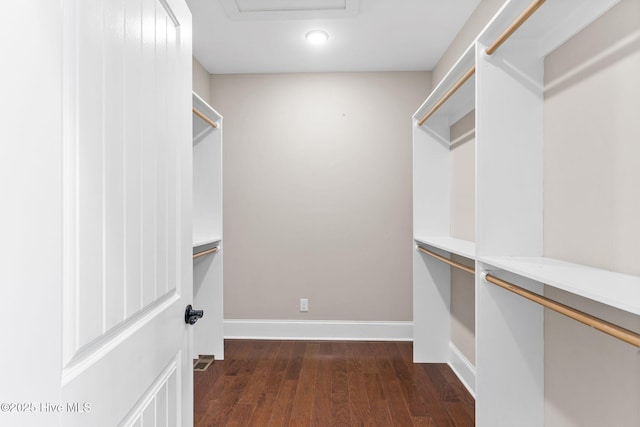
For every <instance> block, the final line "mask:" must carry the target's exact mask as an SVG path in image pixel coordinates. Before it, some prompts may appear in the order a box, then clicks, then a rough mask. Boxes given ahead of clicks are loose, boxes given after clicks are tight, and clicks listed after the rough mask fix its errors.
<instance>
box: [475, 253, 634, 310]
mask: <svg viewBox="0 0 640 427" xmlns="http://www.w3.org/2000/svg"><path fill="white" fill-rule="evenodd" d="M479 260H480V261H481V262H483V263H485V264H489V265H491V266H494V267H497V268H499V269H501V270H504V271H508V272H511V273H515V274H517V275H520V276H522V277H526V278H529V279H533V280H535V281H537V282H541V283H544V284H546V285H549V286H553V287H555V288H558V289H561V290H563V291H566V292H570V293H572V294H575V295H580V296H582V297H585V298H588V299H590V300H593V301H597V302H600V303H603V304H606V305H609V306H611V307H615V308H618V309H620V310H624V311H628V312H630V313H633V314H636V315H640V277H637V276H632V275H628V274H622V273H616V272H613V271H608V270H603V269H599V268H594V267H589V266H585V265H580V264H573V263H570V262H566V261H560V260H557V259H553V258H545V257H494V256H491V257H480V258H479Z"/></svg>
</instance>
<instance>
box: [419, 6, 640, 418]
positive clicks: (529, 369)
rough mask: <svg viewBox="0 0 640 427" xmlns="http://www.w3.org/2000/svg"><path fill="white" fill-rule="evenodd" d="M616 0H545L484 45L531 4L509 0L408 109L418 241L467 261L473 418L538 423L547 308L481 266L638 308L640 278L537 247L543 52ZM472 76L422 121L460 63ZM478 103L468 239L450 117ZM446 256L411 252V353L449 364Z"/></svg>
mask: <svg viewBox="0 0 640 427" xmlns="http://www.w3.org/2000/svg"><path fill="white" fill-rule="evenodd" d="M617 3H618V1H617V0H563V1H547V2H544V3H543V4H542V6H541V7H540V8H539V9H538V10H537V11H536V12H535V13H533V15H532V16H531V17H530V18H529V19H528V20H527V21H526V22H525V23H524V24H523V25H522V26H521V27H520V28H519V29H517V30H516V31H515V33H513V35H512V36H511V37H510V38H509V39H508V40H507V41H506V42H505V43H504V44H503V45H502V46H501V47H500V48H499V49H498V50H497V51H496V52H495V53H493V54H492V55H488V54H487V53H486V48H487V47H488V46H490V45H491V44H492V43H493V42H494V41H495V40H496V39H497V38H498V37H499V36H500V34H502V33H503V31H504V30H505V29H506V28H507V27H508V26H509V25H510V24H511V23H512V22H513V21H514V20H515V19H516V18H517V17H518V16H519V15H520V14H521V13H522V12H523V11H524V10H525V9H526V8H527V7H528V6H529V5H530V4H531V2H530V1H529V0H526V1H524V0H511V1H507V2H506V3H505V4H504V6H503V7H502V8H501V9H500V11H499V12H498V13H497V15H496V16H495V17H494V18H493V19H492V21H491V22H490V23H489V24H488V25H487V27H486V28H485V29H484V30H483V31H482V32H481V34H480V35H479V36H478V38H477V39H476V40H475V41H474V43H473V44H472V45H471V46H470V48H469V49H467V51H466V52H465V53H464V54H463V55H462V57H461V58H460V60H458V62H457V63H456V64H455V65H454V66H453V68H452V69H451V70H450V71H449V73H448V74H447V76H446V77H445V78H444V79H443V81H442V82H441V83H440V84H439V85H438V86H437V87H436V88H435V89H434V91H433V92H432V94H431V95H430V96H429V97H428V98H427V100H426V101H425V102H424V103H423V105H422V106H421V107H420V108H419V109H418V111H417V112H416V113H415V114H414V116H413V118H414V120H415V127H414V240H415V242H416V243H417V244H420V245H424V246H425V247H427V246H428V247H429V248H428V249H430V250H433V249H436V250H435V252H439V253H440V254H441V255H444V256H448V255H450V254H456V255H461V256H464V257H466V258H469V259H471V260H474V261H475V265H476V277H475V293H476V307H475V308H476V365H475V375H476V377H475V384H476V388H475V394H476V424H477V425H478V426H491V427H496V426H515V425H517V426H541V425H544V416H545V408H544V405H545V402H544V393H545V390H544V378H545V376H544V373H545V371H544V370H545V366H544V363H545V361H544V309H543V308H542V307H541V306H538V305H536V304H534V303H532V302H530V301H528V300H526V299H524V298H521V297H519V296H517V295H515V294H512V293H510V292H508V291H506V290H504V289H502V288H499V287H496V286H494V285H492V284H489V283H487V282H486V281H484V280H483V279H482V276H483V273H484V272H486V271H490V272H491V274H492V275H495V276H499V277H500V278H503V279H504V280H508V281H512V282H514V283H516V284H518V285H519V286H521V287H523V288H526V289H528V290H530V291H534V292H536V293H538V294H543V293H544V285H548V286H552V287H555V288H558V289H561V290H563V291H566V292H569V293H571V294H575V295H579V296H581V297H585V298H588V299H591V300H593V301H597V302H599V303H603V304H606V305H608V306H610V307H614V308H617V309H620V310H624V311H627V312H629V313H633V314H636V315H640V277H636V276H630V275H626V274H621V273H619V272H613V271H606V270H603V269H600V268H595V267H592V266H585V265H579V264H574V263H570V262H565V261H561V260H556V259H551V258H546V257H544V253H543V250H544V248H543V235H544V234H543V233H544V216H543V212H544V211H543V210H544V198H543V185H544V181H543V170H544V169H543V162H544V157H543V143H544V139H543V117H544V80H543V77H544V75H543V74H544V60H545V56H546V55H548V54H549V53H551V52H552V51H554V50H555V49H557V48H558V47H559V46H560V45H561V44H563V43H564V42H565V41H567V40H568V39H569V38H570V37H572V36H573V35H575V34H576V33H577V32H579V31H580V30H582V29H583V28H585V27H587V26H588V25H589V24H590V23H592V22H593V21H594V20H596V19H597V18H598V17H600V16H601V15H602V14H604V13H605V12H606V11H607V10H609V9H610V8H611V7H613V6H614V5H615V4H617ZM473 66H475V70H476V71H475V76H474V77H473V78H471V79H469V80H468V81H467V82H466V83H465V84H464V85H462V86H461V87H460V89H459V90H458V91H457V92H456V93H455V94H454V95H453V96H451V98H449V100H448V101H446V103H445V104H443V106H442V107H441V108H440V109H439V110H438V111H437V112H436V113H435V114H433V115H432V116H431V117H430V118H429V119H428V120H427V121H426V122H425V123H424V124H423V125H422V126H419V125H418V124H417V121H418V120H420V118H421V117H422V116H424V114H425V113H426V112H427V111H429V110H430V109H431V108H432V106H434V105H436V103H437V102H438V101H439V100H440V99H441V98H442V96H443V95H444V94H445V93H447V91H448V90H449V89H451V88H452V87H453V86H454V85H455V84H456V82H457V81H458V80H459V79H460V77H461V76H462V75H464V73H465V72H467V70H469V69H470V68H471V67H473ZM473 109H475V115H476V131H475V133H476V171H475V180H476V183H475V185H476V193H475V199H476V200H475V212H476V221H475V230H476V239H475V242H466V241H460V240H458V239H455V238H453V237H452V236H451V235H450V231H449V230H450V222H449V219H450V212H449V205H450V203H449V184H448V183H447V179H448V177H449V176H450V175H449V173H450V158H449V152H450V147H449V144H450V141H449V126H450V125H451V124H452V123H454V122H455V121H456V120H458V119H459V118H460V117H462V116H463V115H465V114H467V113H469V112H470V111H472V110H473ZM449 268H450V267H449V266H447V265H446V264H444V263H442V262H440V261H438V260H436V259H433V258H430V257H429V256H427V255H423V254H421V253H418V252H417V251H416V253H415V254H414V361H415V362H447V363H450V364H451V362H452V361H451V355H450V354H448V351H447V349H448V344H449V336H448V334H449V333H448V331H449V286H450V273H449Z"/></svg>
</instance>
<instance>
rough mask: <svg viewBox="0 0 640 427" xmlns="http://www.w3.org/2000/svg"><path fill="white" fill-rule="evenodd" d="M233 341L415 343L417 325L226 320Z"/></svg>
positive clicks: (324, 321) (227, 335)
mask: <svg viewBox="0 0 640 427" xmlns="http://www.w3.org/2000/svg"><path fill="white" fill-rule="evenodd" d="M224 337H225V338H229V339H265V340H266V339H278V340H347V341H412V340H413V322H377V321H349V320H261V319H225V321H224Z"/></svg>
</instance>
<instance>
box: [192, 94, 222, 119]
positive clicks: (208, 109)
mask: <svg viewBox="0 0 640 427" xmlns="http://www.w3.org/2000/svg"><path fill="white" fill-rule="evenodd" d="M191 97H192V103H193V108H195V109H197V110H198V111H200V112H201V113H203V114H204V115H205V116H207V117H208V118H209V119H211V121H214V122H217V121H218V120H220V119H221V118H222V115H220V113H218V112H217V111H216V110H214V109H213V107H212V106H211V105H209V104H207V102H206V101H205V100H204V99H202V98H200V96H198V94H197V93H195V92H191ZM198 120H200V118H198Z"/></svg>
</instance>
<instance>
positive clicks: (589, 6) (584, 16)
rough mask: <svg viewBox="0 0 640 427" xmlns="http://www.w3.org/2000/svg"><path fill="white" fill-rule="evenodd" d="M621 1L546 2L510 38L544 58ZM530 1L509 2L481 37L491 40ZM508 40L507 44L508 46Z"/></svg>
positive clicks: (563, 0)
mask: <svg viewBox="0 0 640 427" xmlns="http://www.w3.org/2000/svg"><path fill="white" fill-rule="evenodd" d="M619 1H620V0H562V1H546V2H544V3H543V4H542V6H540V8H539V9H538V10H536V12H535V13H534V14H533V15H532V16H531V17H530V18H529V19H527V21H526V22H525V23H524V24H523V25H522V26H521V27H520V28H518V29H517V31H516V32H515V33H513V35H512V36H511V37H510V40H512V41H518V40H519V41H524V42H526V43H527V44H530V45H531V48H532V49H535V50H536V54H537V56H538V57H540V58H542V57H544V56H546V55H548V54H549V53H550V52H552V51H553V50H554V49H556V48H558V46H560V45H561V44H562V43H564V42H565V41H567V40H568V39H569V38H571V37H572V36H573V35H575V34H576V33H578V32H579V31H580V30H582V29H583V28H584V27H586V26H587V25H589V23H591V22H593V21H594V20H595V19H597V18H598V17H599V16H601V15H602V14H604V13H605V12H606V11H607V10H609V9H610V8H611V7H613V6H614V5H615V4H616V3H618V2H619ZM530 3H531V0H510V1H508V2H506V3H505V4H504V5H503V7H502V8H501V9H500V11H499V12H498V13H497V14H496V15H495V17H494V18H493V20H492V21H491V22H490V23H489V24H488V25H487V26H486V27H485V29H484V30H483V31H482V33H481V35H480V37H479V40H480V41H481V42H483V43H487V44H489V43H491V42H493V40H495V39H496V38H497V37H498V36H499V35H500V34H501V33H502V32H503V31H504V30H505V29H506V28H507V27H508V26H509V24H510V23H511V22H513V21H514V19H515V18H516V17H517V16H518V15H520V13H521V12H522V11H523V10H524V9H525V8H526V7H527V6H528V5H529V4H530ZM508 43H509V42H508V41H507V43H506V44H505V46H506V45H507V44H508Z"/></svg>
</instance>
